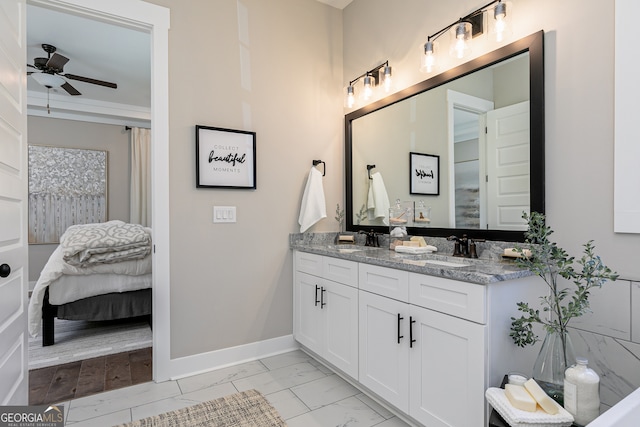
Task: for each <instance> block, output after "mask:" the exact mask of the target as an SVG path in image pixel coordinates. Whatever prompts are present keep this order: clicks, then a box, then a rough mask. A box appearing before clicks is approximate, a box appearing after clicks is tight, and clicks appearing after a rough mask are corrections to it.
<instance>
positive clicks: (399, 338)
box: [398, 313, 404, 344]
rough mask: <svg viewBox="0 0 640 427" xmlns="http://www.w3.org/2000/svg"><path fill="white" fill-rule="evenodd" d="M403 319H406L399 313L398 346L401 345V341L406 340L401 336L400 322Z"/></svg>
mask: <svg viewBox="0 0 640 427" xmlns="http://www.w3.org/2000/svg"><path fill="white" fill-rule="evenodd" d="M402 319H404V317H402V316H401V315H400V313H398V344H400V340H401V339H402V338H404V335H400V321H401V320H402Z"/></svg>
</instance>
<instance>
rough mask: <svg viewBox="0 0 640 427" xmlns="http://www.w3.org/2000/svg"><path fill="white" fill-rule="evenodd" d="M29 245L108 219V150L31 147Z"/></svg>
mask: <svg viewBox="0 0 640 427" xmlns="http://www.w3.org/2000/svg"><path fill="white" fill-rule="evenodd" d="M28 162H29V243H31V244H33V243H58V242H59V241H60V236H62V234H63V233H64V232H65V231H66V229H67V228H68V227H69V226H70V225H75V224H92V223H98V222H105V221H106V220H107V151H104V150H86V149H81V148H62V147H49V146H40V145H29V156H28Z"/></svg>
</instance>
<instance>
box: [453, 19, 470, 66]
mask: <svg viewBox="0 0 640 427" xmlns="http://www.w3.org/2000/svg"><path fill="white" fill-rule="evenodd" d="M451 37H452V43H451V48H450V51H449V54H450V55H451V56H453V57H455V58H458V59H461V58H464V57H465V56H467V54H468V53H469V52H470V51H471V49H470V48H469V40H470V39H471V23H470V22H465V21H460V22H458V23H457V24H456V25H454V26H453V27H452V28H451Z"/></svg>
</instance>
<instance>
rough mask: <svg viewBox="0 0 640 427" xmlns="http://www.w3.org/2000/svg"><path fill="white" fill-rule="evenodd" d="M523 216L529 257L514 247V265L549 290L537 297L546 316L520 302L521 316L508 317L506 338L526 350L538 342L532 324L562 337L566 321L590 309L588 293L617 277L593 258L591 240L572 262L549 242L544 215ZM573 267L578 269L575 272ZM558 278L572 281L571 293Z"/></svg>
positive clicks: (565, 253) (547, 227)
mask: <svg viewBox="0 0 640 427" xmlns="http://www.w3.org/2000/svg"><path fill="white" fill-rule="evenodd" d="M522 217H523V218H524V219H525V220H526V221H527V222H528V224H529V227H528V230H527V231H526V232H525V238H526V240H525V242H526V243H529V244H530V245H529V247H528V249H529V250H530V251H531V255H530V256H529V257H527V256H524V253H525V248H522V247H519V246H518V247H516V248H515V251H516V252H518V253H519V254H520V257H519V258H517V259H516V263H517V265H518V266H520V267H524V268H527V269H529V270H530V271H531V272H533V273H534V274H536V275H538V276H540V277H542V279H544V281H545V283H546V284H547V285H548V287H549V293H548V294H547V295H544V296H541V297H540V300H541V301H542V311H543V313H544V314H546V315H543V316H542V317H541V315H540V310H534V309H533V308H531V307H529V304H528V303H525V302H520V303H518V304H517V306H518V310H519V311H521V312H522V313H523V315H521V316H520V317H519V318H515V317H512V318H511V320H512V322H511V332H510V334H509V336H510V337H511V338H512V339H513V341H514V342H515V344H516V345H518V346H520V347H525V346H527V345H530V344H533V343H535V342H536V341H538V336H537V335H536V334H535V333H534V331H533V324H534V323H538V324H541V325H543V327H544V328H545V330H546V331H547V332H549V333H551V332H554V331H555V332H558V333H560V334H561V336H564V333H566V332H567V325H568V324H569V321H570V320H571V319H573V318H574V317H578V316H581V315H583V314H584V313H585V312H587V311H588V310H589V293H590V292H591V290H592V289H593V288H595V287H598V288H599V287H601V286H602V285H603V284H604V283H605V282H607V281H608V280H611V281H614V280H616V279H617V278H618V274H616V273H615V272H613V271H611V269H610V268H609V267H607V266H606V265H604V264H603V263H602V260H601V259H600V257H599V256H597V255H595V253H594V249H595V246H594V245H593V240H590V241H588V242H587V243H586V244H584V245H583V246H584V251H583V253H584V255H583V256H582V257H581V258H580V259H579V260H575V258H574V257H572V256H569V254H568V253H567V252H566V251H565V250H564V249H562V248H560V247H558V246H557V244H556V243H555V242H552V241H551V240H549V236H550V235H551V234H552V233H553V230H552V229H551V228H550V227H549V226H547V225H546V224H545V217H544V215H542V214H540V213H537V212H532V213H531V216H528V215H527V214H526V213H524V214H523V216H522ZM574 264H577V265H578V266H580V267H581V268H579V269H578V270H576V269H575V268H574ZM560 279H566V280H568V281H571V282H573V284H574V285H575V288H574V289H573V291H572V290H571V289H569V288H568V287H566V286H564V284H565V283H566V281H562V280H560Z"/></svg>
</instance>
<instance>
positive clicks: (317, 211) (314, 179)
mask: <svg viewBox="0 0 640 427" xmlns="http://www.w3.org/2000/svg"><path fill="white" fill-rule="evenodd" d="M326 216H327V207H326V204H325V201H324V189H323V187H322V172H320V171H319V170H318V169H316V168H315V167H312V168H311V171H310V172H309V177H308V178H307V185H306V187H305V188H304V194H303V195H302V204H301V206H300V216H299V217H298V224H300V232H301V233H304V232H305V231H306V230H307V229H309V227H311V226H312V225H313V224H315V223H316V222H318V221H320V220H321V219H322V218H326Z"/></svg>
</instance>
